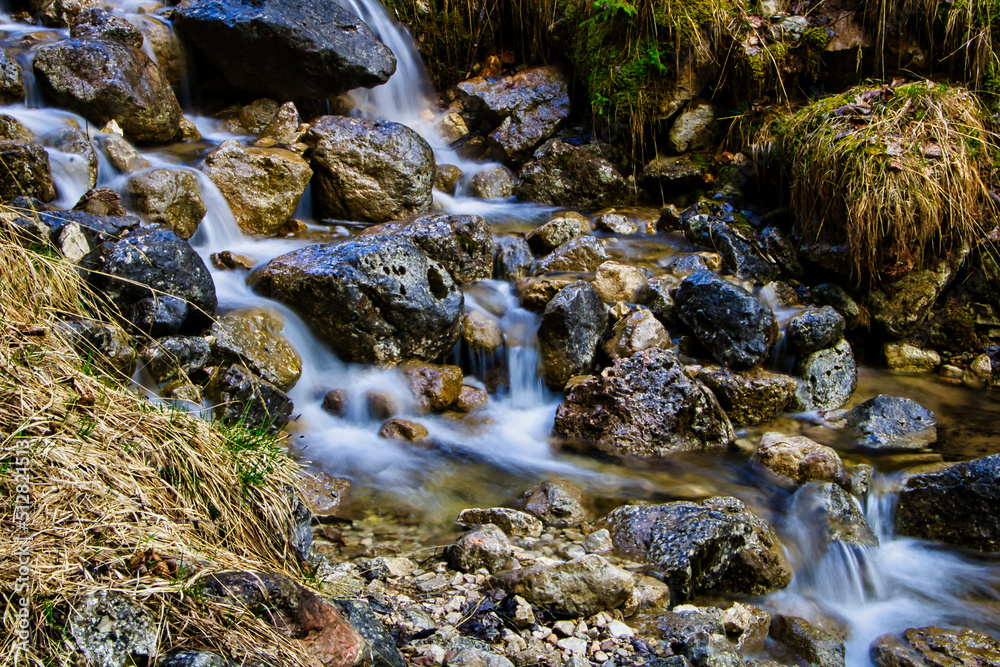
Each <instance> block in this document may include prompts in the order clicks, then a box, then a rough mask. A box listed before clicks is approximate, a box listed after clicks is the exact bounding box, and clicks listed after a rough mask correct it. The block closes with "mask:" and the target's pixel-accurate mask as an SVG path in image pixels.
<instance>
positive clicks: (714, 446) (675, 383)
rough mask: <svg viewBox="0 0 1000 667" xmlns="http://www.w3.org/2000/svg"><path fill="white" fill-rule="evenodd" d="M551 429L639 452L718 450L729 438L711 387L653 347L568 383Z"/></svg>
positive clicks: (617, 451) (622, 452)
mask: <svg viewBox="0 0 1000 667" xmlns="http://www.w3.org/2000/svg"><path fill="white" fill-rule="evenodd" d="M553 433H554V434H555V435H557V436H559V437H561V438H565V439H567V440H569V441H571V442H576V443H580V444H583V445H586V446H590V447H594V448H596V449H598V450H600V451H603V452H606V453H609V454H612V455H617V456H638V457H642V458H659V457H663V456H666V455H668V454H672V453H674V452H682V451H710V450H722V449H725V448H727V447H728V446H729V445H730V444H732V443H733V441H734V439H735V434H734V432H733V427H732V425H731V424H730V423H729V419H728V417H726V414H725V413H724V412H723V411H722V408H721V407H720V406H719V403H718V401H717V400H716V398H715V396H713V395H712V392H711V391H709V390H708V389H707V388H706V387H704V386H702V385H701V384H699V383H698V382H696V381H695V380H693V379H692V378H691V376H689V375H688V374H687V372H686V371H685V370H684V368H683V366H681V364H680V362H679V361H678V360H677V357H676V356H675V355H674V353H673V352H670V351H668V350H658V349H652V350H646V351H644V352H639V353H637V354H635V355H633V356H631V357H629V358H628V359H619V360H618V361H616V362H615V364H614V366H613V367H611V368H607V369H605V370H604V372H603V373H602V374H601V376H600V377H594V378H591V379H589V380H587V381H586V382H583V383H581V384H578V385H575V386H573V387H572V388H570V389H569V391H568V392H567V393H566V397H565V399H563V402H562V403H561V404H560V406H559V408H558V410H557V411H556V423H555V427H554V429H553Z"/></svg>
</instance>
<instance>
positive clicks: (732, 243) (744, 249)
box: [684, 214, 780, 283]
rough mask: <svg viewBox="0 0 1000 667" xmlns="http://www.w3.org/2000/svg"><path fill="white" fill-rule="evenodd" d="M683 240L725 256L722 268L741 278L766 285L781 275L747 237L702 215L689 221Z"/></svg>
mask: <svg viewBox="0 0 1000 667" xmlns="http://www.w3.org/2000/svg"><path fill="white" fill-rule="evenodd" d="M684 236H686V237H687V239H688V241H691V243H696V244H698V245H701V246H705V247H706V248H711V249H713V250H715V251H716V252H718V253H719V254H720V255H722V265H723V266H725V267H726V268H727V269H729V270H731V271H732V272H733V273H734V274H735V275H736V276H738V277H740V278H744V279H747V280H756V281H759V282H762V283H766V282H768V281H770V280H774V279H775V278H777V277H778V274H779V273H780V272H779V270H778V267H777V266H775V265H774V264H772V263H771V262H770V261H768V260H767V259H765V258H764V256H763V253H762V252H761V251H760V250H759V249H758V248H757V247H756V246H755V245H754V243H753V242H751V241H750V240H749V239H748V238H747V237H746V235H745V234H743V233H742V232H739V231H737V230H736V229H735V228H733V227H730V226H729V225H727V224H726V223H725V222H723V221H722V220H720V219H719V218H716V217H714V216H710V215H705V214H701V215H695V216H692V217H691V218H688V220H687V221H686V223H685V230H684Z"/></svg>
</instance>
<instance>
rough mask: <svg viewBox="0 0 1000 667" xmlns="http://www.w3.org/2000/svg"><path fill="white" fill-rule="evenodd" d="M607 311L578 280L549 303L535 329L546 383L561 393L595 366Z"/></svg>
mask: <svg viewBox="0 0 1000 667" xmlns="http://www.w3.org/2000/svg"><path fill="white" fill-rule="evenodd" d="M607 322H608V311H607V309H606V308H605V307H604V302H603V301H601V297H600V295H599V294H598V293H597V290H596V289H595V288H594V286H593V285H592V284H590V283H588V282H585V281H582V280H578V281H577V282H575V283H572V284H570V285H568V286H566V287H564V288H563V289H562V290H560V291H559V293H558V294H557V295H556V296H555V298H554V299H552V300H551V301H549V303H548V305H547V306H546V307H545V312H544V313H543V314H542V322H541V324H540V325H539V327H538V347H539V352H540V354H541V361H542V366H543V367H544V369H545V381H546V382H547V383H548V384H549V386H551V387H553V388H556V389H560V388H562V387H563V385H565V384H566V381H567V380H569V379H570V377H572V376H574V375H579V374H581V373H585V372H586V371H588V370H589V369H590V366H591V364H593V362H594V354H595V353H596V352H597V344H598V343H599V342H600V339H601V336H602V335H603V334H604V328H605V327H606V326H607Z"/></svg>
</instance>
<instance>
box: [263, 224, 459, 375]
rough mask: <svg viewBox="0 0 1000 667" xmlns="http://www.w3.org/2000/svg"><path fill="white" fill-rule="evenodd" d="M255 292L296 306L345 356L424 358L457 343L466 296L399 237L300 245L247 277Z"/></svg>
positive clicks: (383, 361)
mask: <svg viewBox="0 0 1000 667" xmlns="http://www.w3.org/2000/svg"><path fill="white" fill-rule="evenodd" d="M251 284H252V285H253V287H254V289H256V290H257V291H258V292H259V293H261V294H263V295H265V296H269V297H271V298H273V299H276V300H278V301H281V302H283V303H286V304H288V305H289V306H292V307H293V308H296V309H297V310H298V311H299V312H300V313H301V314H302V316H303V317H304V318H305V319H306V321H307V322H309V324H310V325H311V326H312V329H313V331H314V332H315V333H316V334H317V335H318V336H319V337H320V338H322V339H323V340H325V341H326V342H327V343H328V344H329V345H330V346H331V347H332V348H333V349H334V350H335V351H336V352H337V354H339V355H340V356H341V357H343V358H344V359H346V360H350V361H360V362H368V363H372V362H376V363H380V364H391V363H397V362H399V361H400V360H402V359H403V358H406V357H414V358H418V359H423V360H426V361H430V360H434V359H436V358H437V357H439V356H441V355H443V354H445V353H447V352H449V351H450V350H451V349H452V347H454V345H455V343H456V342H457V341H458V338H459V334H460V329H461V323H462V316H463V315H464V314H465V299H464V297H463V295H462V292H461V290H459V289H458V287H457V286H456V285H455V282H454V281H453V280H452V279H451V276H450V275H449V274H448V271H447V270H446V269H445V268H444V267H443V266H442V265H441V264H439V263H438V262H435V261H434V260H432V259H428V258H427V256H426V255H424V254H423V253H422V252H420V249H419V248H418V247H417V245H416V244H415V243H414V242H413V240H412V239H410V238H407V237H405V236H365V237H360V238H358V239H355V240H351V241H345V242H343V243H336V244H321V245H313V246H308V247H305V248H300V249H299V250H295V251H293V252H290V253H287V254H285V255H281V256H280V257H277V258H275V259H273V260H271V261H270V262H269V263H268V264H267V266H265V267H264V268H263V269H261V270H260V271H258V272H256V273H255V274H254V275H253V276H251Z"/></svg>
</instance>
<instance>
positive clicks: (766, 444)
mask: <svg viewBox="0 0 1000 667" xmlns="http://www.w3.org/2000/svg"><path fill="white" fill-rule="evenodd" d="M753 462H754V463H756V464H757V465H760V466H763V467H764V468H767V469H768V470H770V471H771V472H773V473H774V474H775V475H777V476H778V477H781V478H782V479H784V480H787V481H788V482H790V483H792V484H805V483H806V482H812V481H820V482H834V483H836V484H839V485H840V486H843V487H845V488H847V487H848V486H849V483H850V482H849V478H848V475H847V471H846V470H845V468H844V462H843V461H841V460H840V456H839V455H838V454H837V452H836V450H834V449H833V448H831V447H827V446H825V445H821V444H819V443H818V442H814V441H812V440H810V439H809V438H806V437H805V436H801V435H783V434H781V433H774V432H770V433H765V434H764V437H763V438H761V440H760V444H759V445H757V451H755V452H754V455H753Z"/></svg>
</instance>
